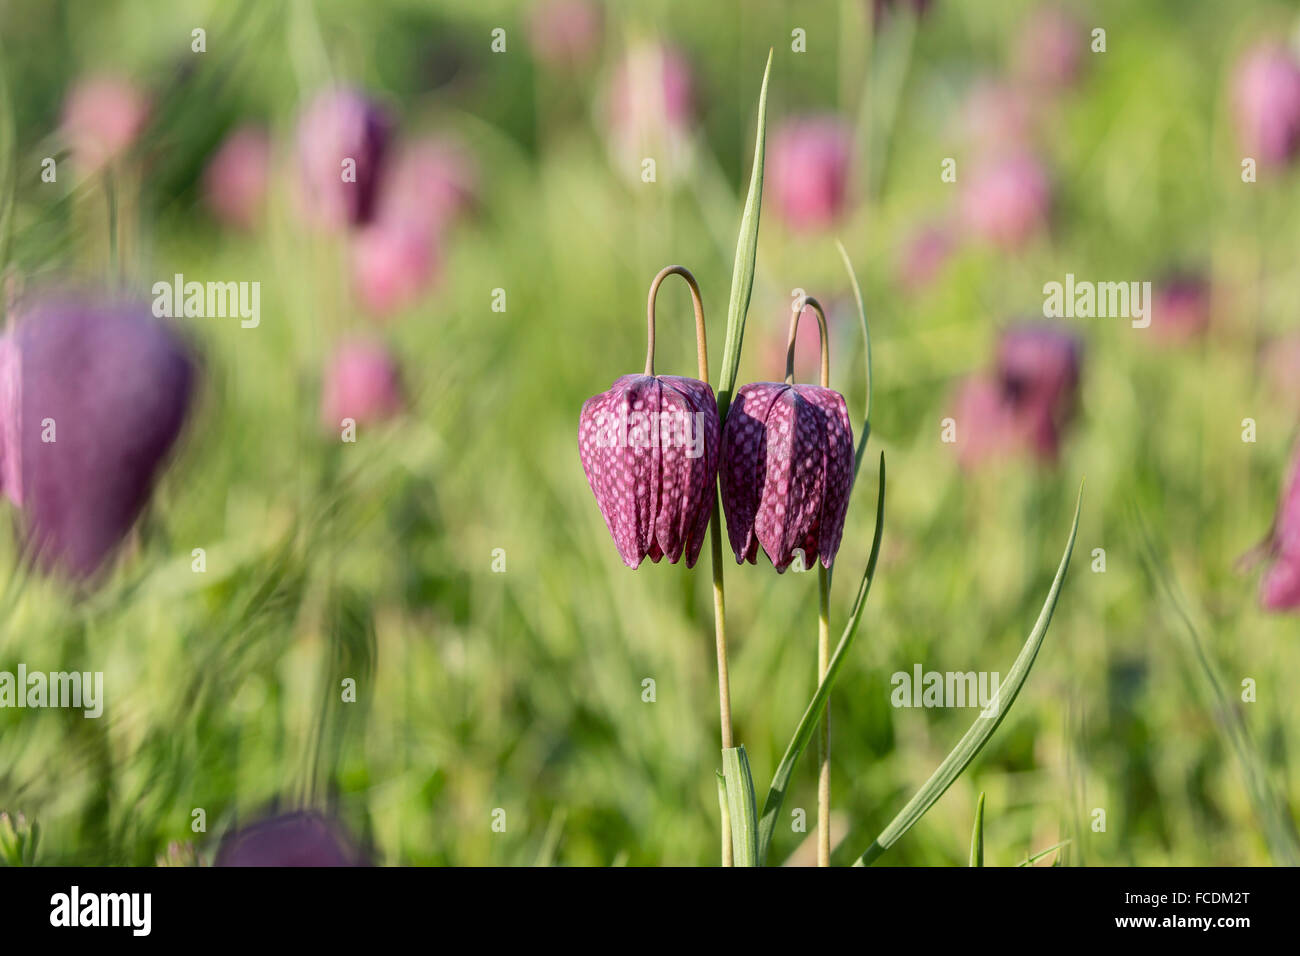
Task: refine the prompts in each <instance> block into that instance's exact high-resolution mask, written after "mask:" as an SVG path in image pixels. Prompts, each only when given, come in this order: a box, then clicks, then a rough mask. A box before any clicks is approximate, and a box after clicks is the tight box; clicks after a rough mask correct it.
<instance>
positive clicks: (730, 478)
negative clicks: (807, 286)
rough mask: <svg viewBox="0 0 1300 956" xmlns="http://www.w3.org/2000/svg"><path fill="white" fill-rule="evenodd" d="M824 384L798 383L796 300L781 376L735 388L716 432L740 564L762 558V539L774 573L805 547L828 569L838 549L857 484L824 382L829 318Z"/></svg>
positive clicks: (843, 429) (838, 411) (845, 426)
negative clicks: (782, 378)
mask: <svg viewBox="0 0 1300 956" xmlns="http://www.w3.org/2000/svg"><path fill="white" fill-rule="evenodd" d="M806 306H807V307H811V308H812V309H814V311H815V312H816V314H817V318H818V323H819V325H820V327H821V334H822V385H821V386H820V387H819V386H815V385H795V384H793V380H794V371H793V362H794V343H795V340H796V329H797V328H798V322H799V313H800V312H802V311H803V308H804V307H805V304H801V305H800V308H799V310H798V312H796V313H795V316H794V319H793V321H792V322H791V327H790V335H789V343H790V344H789V349H788V353H787V359H786V381H785V382H756V383H754V384H751V385H745V386H744V387H742V388H741V389H739V390H738V391H737V392H736V398H735V400H734V401H733V402H732V405H731V408H730V410H729V411H728V412H727V421H726V424H725V426H724V428H723V432H722V464H721V465H720V471H719V474H720V477H721V479H722V508H723V512H724V513H725V514H726V516H727V537H728V539H729V540H730V542H731V548H732V550H733V551H734V552H735V554H736V562H737V563H738V564H739V563H743V562H745V561H749V562H750V563H751V564H753V563H756V562H757V560H758V547H759V545H762V547H763V551H764V552H765V553H766V554H767V556H768V558H769V559H770V560H771V562H772V565H773V567H775V568H776V570H777V571H778V572H784V571H785V569H786V568H787V567H789V566H790V563H791V562H792V561H793V560H794V559H795V557H796V554H795V552H796V551H798V552H800V553H801V554H802V559H803V560H802V563H803V566H804V567H805V568H810V567H812V565H813V563H814V562H815V561H817V560H818V559H820V560H821V562H822V565H823V566H824V567H827V568H829V567H830V566H831V562H832V561H834V560H835V554H836V552H837V551H838V550H839V546H840V537H841V535H842V534H843V531H844V516H845V514H846V513H847V512H848V507H849V493H850V492H851V491H852V488H853V427H852V425H851V424H850V422H849V410H848V406H847V405H846V404H845V402H844V396H843V395H841V394H840V393H839V392H836V391H833V390H832V389H830V388H828V387H826V386H827V381H828V379H829V372H830V363H829V355H828V351H827V339H826V317H825V313H824V312H823V311H822V308H821V305H820V304H819V303H818V302H817V300H816V299H811V298H809V299H807V300H806Z"/></svg>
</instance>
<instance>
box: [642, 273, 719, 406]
mask: <svg viewBox="0 0 1300 956" xmlns="http://www.w3.org/2000/svg"><path fill="white" fill-rule="evenodd" d="M671 275H679V276H681V277H682V278H683V279H685V280H686V284H687V285H688V286H690V287H691V304H692V305H694V306H695V350H696V354H697V355H698V356H699V364H700V381H701V382H704V383H705V384H706V385H707V384H708V382H709V347H708V341H707V339H706V336H705V334H704V300H703V298H701V296H700V284H699V283H698V282H696V281H695V276H693V275H691V270H690V269H687V268H686V267H685V266H664V267H663V268H662V269H660V270H659V274H658V275H656V276H655V277H654V281H652V282H651V283H650V294H649V295H648V296H647V297H646V304H645V312H646V350H645V373H646V374H647V375H653V374H654V373H655V297H656V296H657V295H658V294H659V286H660V285H661V284H662V283H663V281H664V279H667V278H668V277H669V276H671Z"/></svg>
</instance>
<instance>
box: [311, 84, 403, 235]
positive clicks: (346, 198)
mask: <svg viewBox="0 0 1300 956" xmlns="http://www.w3.org/2000/svg"><path fill="white" fill-rule="evenodd" d="M391 132H392V125H391V123H390V121H389V118H388V115H387V114H386V113H385V112H384V110H383V109H381V108H380V107H379V106H378V105H377V104H375V103H374V102H373V101H371V100H370V99H368V98H366V97H365V96H364V95H363V94H361V93H359V92H357V91H355V90H350V89H336V90H327V91H326V92H324V93H321V94H319V95H318V96H317V97H316V99H314V100H313V101H312V102H311V104H310V105H309V106H308V107H307V109H306V111H305V112H304V113H303V115H302V118H301V119H300V120H299V121H298V161H299V170H300V175H301V177H302V181H301V183H300V187H301V188H300V191H299V192H300V201H301V203H302V211H303V213H304V215H305V216H306V217H307V218H308V219H309V220H311V221H312V222H315V223H317V224H318V225H322V226H326V227H329V228H338V227H341V226H344V225H357V224H360V223H365V222H368V221H369V220H370V218H371V214H372V213H373V211H374V208H375V203H376V199H377V198H378V193H379V176H380V170H381V168H382V167H383V163H384V157H385V155H386V153H387V151H388V144H389V139H390V136H391Z"/></svg>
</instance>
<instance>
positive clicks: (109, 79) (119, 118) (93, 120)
mask: <svg viewBox="0 0 1300 956" xmlns="http://www.w3.org/2000/svg"><path fill="white" fill-rule="evenodd" d="M148 118H149V101H148V99H147V98H146V96H145V95H144V94H143V93H142V92H140V90H138V89H137V88H136V87H135V86H134V85H133V84H132V83H131V82H130V81H129V80H126V79H124V78H122V77H119V76H109V75H102V76H92V77H88V78H86V79H83V80H80V81H78V82H77V84H76V85H75V86H73V87H72V89H71V90H70V91H69V92H68V96H67V99H66V100H65V101H64V104H63V135H64V137H65V138H66V139H67V141H68V145H69V146H70V147H71V150H72V156H73V159H74V160H75V161H76V163H77V164H78V165H79V166H81V167H82V168H83V169H85V170H86V171H87V172H94V171H95V170H97V169H99V168H100V167H101V166H103V165H104V164H106V163H108V162H110V161H111V160H113V159H115V158H116V157H117V156H119V155H121V154H122V153H123V152H125V151H126V149H127V148H128V147H129V146H130V145H131V144H132V143H134V142H135V140H136V137H138V136H139V135H140V131H141V130H142V129H143V128H144V125H145V122H146V121H147V120H148Z"/></svg>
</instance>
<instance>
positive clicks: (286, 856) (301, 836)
mask: <svg viewBox="0 0 1300 956" xmlns="http://www.w3.org/2000/svg"><path fill="white" fill-rule="evenodd" d="M213 865H214V866H294V867H302V866H367V865H368V861H367V860H366V858H365V856H364V855H363V854H362V853H361V852H360V851H358V850H357V849H356V848H355V847H353V846H352V844H351V841H350V840H349V839H348V837H347V836H346V834H345V833H344V831H343V828H342V827H341V826H340V825H339V824H338V823H336V822H335V821H333V820H330V819H328V818H327V817H324V816H322V815H321V814H319V813H313V812H310V811H302V812H298V813H290V814H286V815H284V816H278V817H273V818H271V819H269V820H263V821H261V822H260V823H255V824H253V825H251V826H248V827H245V828H244V829H242V830H237V831H235V832H233V833H229V834H227V835H226V836H225V837H224V838H223V839H222V841H221V846H220V847H219V848H218V850H217V856H216V859H215V860H214V861H213Z"/></svg>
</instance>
